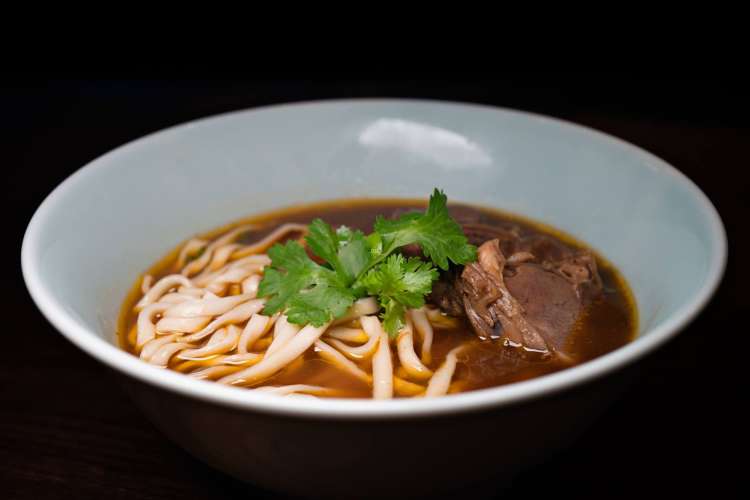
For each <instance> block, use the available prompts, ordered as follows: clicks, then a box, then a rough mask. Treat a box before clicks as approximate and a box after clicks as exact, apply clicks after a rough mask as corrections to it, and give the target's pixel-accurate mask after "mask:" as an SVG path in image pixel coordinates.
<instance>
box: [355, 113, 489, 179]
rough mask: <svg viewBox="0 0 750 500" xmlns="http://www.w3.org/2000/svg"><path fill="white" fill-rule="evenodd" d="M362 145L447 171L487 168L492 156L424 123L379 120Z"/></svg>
mask: <svg viewBox="0 0 750 500" xmlns="http://www.w3.org/2000/svg"><path fill="white" fill-rule="evenodd" d="M359 143H360V144H361V145H362V146H365V147H370V148H377V149H397V150H401V151H405V152H407V153H410V154H413V155H415V156H417V157H419V158H420V159H423V160H427V161H430V162H433V163H436V164H438V165H440V166H441V167H445V168H472V167H487V166H489V165H491V164H492V158H491V157H490V155H489V154H488V153H487V152H486V151H485V150H484V149H482V147H481V146H479V145H478V144H477V143H475V142H472V141H470V140H469V139H467V138H466V137H465V136H463V135H461V134H458V133H456V132H453V131H451V130H447V129H444V128H440V127H436V126H434V125H427V124H424V123H419V122H413V121H408V120H402V119H399V118H379V119H378V120H375V121H374V122H372V123H371V124H369V125H368V126H367V127H365V129H364V130H363V131H362V132H361V133H360V134H359Z"/></svg>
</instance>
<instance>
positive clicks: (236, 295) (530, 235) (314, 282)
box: [118, 191, 637, 399]
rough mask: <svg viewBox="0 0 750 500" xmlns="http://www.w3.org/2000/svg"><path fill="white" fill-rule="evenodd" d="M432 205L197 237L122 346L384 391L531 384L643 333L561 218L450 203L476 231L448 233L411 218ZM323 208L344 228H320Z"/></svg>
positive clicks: (228, 370) (234, 377) (306, 391)
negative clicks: (552, 222)
mask: <svg viewBox="0 0 750 500" xmlns="http://www.w3.org/2000/svg"><path fill="white" fill-rule="evenodd" d="M436 193H437V191H436ZM430 203H431V205H430V206H432V201H431V202H430ZM425 206H426V203H425V202H424V201H416V200H406V201H405V200H379V199H368V200H341V201H336V202H329V203H322V204H315V205H307V206H296V207H291V208H289V209H286V210H283V211H278V212H273V213H267V214H263V215H259V216H257V217H253V218H249V219H246V220H243V221H242V222H240V223H237V224H234V225H232V226H229V227H227V228H223V229H221V230H217V231H215V232H213V233H211V234H208V235H204V236H201V237H197V238H193V239H190V240H189V241H187V242H185V243H184V244H183V245H181V246H180V247H179V248H177V249H175V250H174V251H173V252H172V253H171V254H169V255H168V256H167V257H166V258H164V259H163V260H161V261H160V262H158V263H157V264H155V265H154V266H153V267H152V268H150V269H149V270H148V271H147V272H146V273H145V274H144V275H143V276H142V277H141V278H140V279H139V280H138V282H137V283H136V285H135V287H134V289H133V291H132V292H131V293H130V295H129V296H128V297H127V299H126V301H125V303H124V305H123V308H122V312H121V315H120V318H119V322H118V330H119V332H118V335H119V340H120V345H121V346H122V348H123V349H125V350H127V351H128V352H130V353H132V354H133V355H135V356H139V357H140V358H141V359H142V360H144V362H148V363H151V364H153V365H155V366H159V367H163V368H165V369H169V370H175V371H178V372H181V373H184V374H185V375H186V376H190V377H194V378H196V379H202V380H211V381H215V382H217V383H221V384H228V385H233V386H239V387H246V388H248V389H253V390H259V391H267V392H270V393H277V394H280V395H290V396H291V395H294V396H297V397H347V398H372V397H374V398H379V399H383V398H390V397H432V396H439V395H444V394H451V393H457V392H463V391H470V390H475V389H480V388H486V387H492V386H498V385H502V384H509V383H512V382H517V381H521V380H526V379H530V378H533V377H538V376H542V375H545V374H548V373H552V372H555V371H558V370H562V369H565V368H567V367H571V366H574V365H577V364H580V363H583V362H585V361H587V360H590V359H592V358H595V357H597V356H600V355H602V354H605V353H607V352H609V351H612V350H613V349H616V348H618V347H620V346H622V345H624V344H626V343H627V342H629V341H631V340H632V339H633V337H634V335H635V332H636V327H637V312H636V308H635V305H634V301H633V299H632V296H631V293H630V291H629V290H628V288H627V285H626V283H625V281H624V280H623V278H622V277H621V276H620V275H619V273H618V272H617V271H616V270H615V269H614V268H613V267H612V266H611V265H610V264H608V263H607V261H606V260H605V259H603V258H602V257H601V256H600V255H597V254H596V253H595V252H593V251H592V250H590V249H587V248H586V247H585V246H584V245H582V244H580V243H578V242H576V241H574V240H573V239H571V238H570V237H568V236H566V235H564V234H562V233H560V232H558V231H556V230H554V229H552V228H549V227H546V226H544V225H541V224H538V223H534V222H530V221H528V220H525V219H522V218H519V217H517V216H510V215H508V214H505V213H502V212H498V211H494V210H490V209H485V208H480V207H474V206H468V205H457V204H452V205H449V206H448V211H449V213H450V216H452V221H455V222H451V223H452V224H454V225H455V226H456V227H460V230H462V231H463V235H465V238H464V237H463V235H462V236H461V237H460V238H459V237H458V236H456V234H452V235H451V236H450V237H449V236H446V237H445V238H444V239H443V240H441V239H440V238H439V237H438V236H439V235H440V234H441V233H440V231H442V230H443V229H445V228H448V229H449V228H450V227H452V226H450V223H448V222H445V223H444V224H443V223H440V224H438V222H436V221H437V220H438V219H437V216H435V218H434V220H433V219H430V220H428V219H427V217H428V216H429V213H430V212H429V211H428V213H427V215H426V216H425V218H424V219H418V218H417V217H416V216H413V215H410V214H411V213H412V212H413V211H415V210H417V211H423V210H424V209H425ZM430 210H432V208H430ZM436 210H437V209H436ZM436 213H437V212H436ZM381 215H382V216H383V219H381V220H379V222H377V223H375V221H376V217H377V216H381ZM446 217H447V215H446ZM316 218H321V219H322V220H324V221H325V222H326V223H327V224H329V225H330V227H331V228H332V230H328V229H326V226H325V225H316V224H312V225H310V223H311V221H313V220H314V219H316ZM394 220H398V221H401V222H400V223H399V222H394V223H391V222H390V221H394ZM456 223H457V224H456ZM399 224H401V225H400V226H399ZM430 224H432V225H430ZM441 224H442V225H441ZM373 225H375V227H376V229H377V231H373ZM449 226H450V227H449ZM415 228H416V229H415ZM448 229H445V231H448ZM355 230H361V231H363V233H358V232H357V231H355ZM417 230H419V231H422V230H424V233H423V234H422V235H421V236H415V237H414V239H416V240H418V241H419V242H420V243H417V244H415V243H413V242H411V241H412V240H409V239H408V238H407V236H408V235H413V234H416V233H415V231H417ZM370 232H372V234H371V235H370V236H364V235H365V234H367V233H370ZM381 233H382V234H381ZM446 234H447V233H446ZM373 235H374V236H373ZM405 235H406V236H405ZM433 236H434V238H433ZM310 238H312V239H310ZM315 238H317V240H316V239H315ZM331 238H332V239H331ZM419 238H421V239H419ZM451 238H452V239H451ZM433 240H434V241H433ZM330 241H333V243H332V245H333V246H326V245H327V243H326V242H330ZM403 242H406V243H407V244H404V245H399V244H398V243H403ZM277 244H280V245H277ZM389 244H390V245H391V247H390V248H391V249H392V254H391V255H390V256H388V257H387V258H386V257H385V252H386V250H385V249H384V248H385V247H388V245H389ZM275 245H276V246H275ZM440 245H444V246H443V247H441V246H440ZM462 245H463V246H464V247H465V249H462V250H459V247H461V246H462ZM471 245H473V246H471ZM464 250H465V251H464ZM295 252H296V253H295ZM378 252H382V254H379V253H378ZM462 252H463V253H462ZM443 254H445V255H443ZM441 255H443V256H442V258H441ZM446 255H447V257H446ZM363 259H364V260H363ZM378 259H380V261H378ZM462 259H464V260H462ZM430 260H432V263H431V262H430ZM457 262H462V263H457ZM367 266H370V268H369V270H367ZM352 269H354V271H351V270H352ZM350 271H351V272H350ZM295 273H296V274H295ZM347 273H349V274H348V276H350V278H349V279H348V281H347V279H346V278H342V276H343V277H346V276H347ZM358 273H359V274H358ZM357 276H359V277H357ZM342 280H343V281H342ZM295 287H296V288H295Z"/></svg>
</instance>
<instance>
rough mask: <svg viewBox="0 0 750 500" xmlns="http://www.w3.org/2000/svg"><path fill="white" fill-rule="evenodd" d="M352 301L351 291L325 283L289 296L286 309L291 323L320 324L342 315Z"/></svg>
mask: <svg viewBox="0 0 750 500" xmlns="http://www.w3.org/2000/svg"><path fill="white" fill-rule="evenodd" d="M353 302H354V296H353V295H352V293H351V291H350V290H348V289H346V288H343V287H337V286H330V285H329V284H327V283H320V284H317V285H315V286H314V287H312V288H309V289H305V290H301V291H300V292H299V293H298V294H296V295H295V296H294V297H292V298H291V300H290V301H289V306H288V307H287V310H286V315H287V318H288V319H289V321H290V322H291V323H295V324H305V323H312V324H313V325H314V326H321V325H323V324H324V323H326V322H328V321H331V320H332V319H334V318H338V317H340V316H343V315H344V314H345V313H346V310H347V309H348V308H349V306H351V305H352V303H353Z"/></svg>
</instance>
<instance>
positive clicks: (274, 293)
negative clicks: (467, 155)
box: [258, 189, 476, 335]
mask: <svg viewBox="0 0 750 500" xmlns="http://www.w3.org/2000/svg"><path fill="white" fill-rule="evenodd" d="M447 202H448V199H447V197H446V195H445V194H444V193H443V192H442V191H440V190H438V189H435V191H434V192H433V194H432V196H431V197H430V203H429V205H428V208H427V211H426V212H425V213H420V212H410V213H407V214H404V215H402V216H401V217H399V218H398V219H395V220H388V219H385V218H383V217H382V216H378V217H377V218H376V220H375V226H374V229H375V230H374V232H373V233H371V234H369V235H365V234H364V233H362V231H357V230H352V229H350V228H347V227H345V226H342V227H340V228H338V229H337V230H334V229H333V228H332V227H331V226H330V225H329V224H327V223H326V222H324V221H323V220H321V219H315V220H314V221H312V223H311V224H310V226H309V232H308V235H307V237H306V238H305V241H306V243H307V246H308V247H309V249H310V251H311V252H312V253H313V254H314V255H315V256H317V257H319V258H320V259H322V260H323V261H324V262H325V263H324V264H318V263H317V262H315V261H314V260H313V259H311V258H310V257H309V256H308V254H307V252H306V251H305V249H304V248H303V247H302V245H300V244H299V243H298V242H296V241H288V242H287V243H285V244H283V245H282V244H276V245H274V246H273V247H271V249H270V250H269V251H268V255H269V257H270V258H271V266H270V267H268V268H267V269H266V271H265V274H264V277H263V280H262V281H261V282H260V286H259V289H258V295H259V296H261V297H267V298H268V300H267V302H266V305H265V308H264V312H265V313H266V314H273V313H276V312H278V311H285V313H286V314H287V316H288V318H289V321H290V322H292V323H296V324H307V323H311V324H313V325H315V326H321V325H323V324H324V323H326V322H328V321H331V320H333V319H335V318H338V317H341V316H343V315H344V314H345V313H346V310H347V309H348V308H349V307H350V306H351V305H352V304H353V303H354V301H355V300H357V299H358V298H361V297H364V296H367V295H371V296H374V297H376V298H377V299H378V302H379V304H380V306H381V308H382V312H381V318H382V319H383V326H384V328H385V330H386V331H387V332H388V333H389V334H391V335H395V334H396V333H397V332H398V331H399V330H400V329H401V328H403V326H404V318H405V313H406V310H407V309H409V308H418V307H422V306H423V305H424V299H425V296H426V295H427V294H429V293H430V291H431V290H432V283H433V282H434V281H435V280H436V279H437V278H438V270H437V269H436V268H435V266H437V267H438V268H440V269H443V270H446V269H448V266H449V265H450V263H451V262H452V263H454V264H467V263H469V262H472V261H474V260H476V247H474V246H473V245H470V244H469V243H468V241H467V240H466V236H464V234H463V231H462V229H461V226H460V225H459V224H458V223H457V222H456V221H454V220H453V219H452V218H451V216H450V214H449V213H448V207H447ZM412 244H417V245H419V246H420V248H421V250H422V253H423V254H424V255H425V257H426V258H427V259H428V260H423V259H421V258H419V257H411V258H408V259H407V258H406V257H404V256H403V255H402V254H401V253H399V249H401V248H402V247H404V246H406V245H412Z"/></svg>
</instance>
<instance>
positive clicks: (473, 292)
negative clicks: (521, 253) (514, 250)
mask: <svg viewBox="0 0 750 500" xmlns="http://www.w3.org/2000/svg"><path fill="white" fill-rule="evenodd" d="M504 267H505V257H504V256H503V253H502V252H501V251H500V241H499V240H497V239H495V240H490V241H487V242H485V243H483V244H482V245H481V246H480V247H479V250H478V254H477V262H475V263H472V264H468V265H467V266H466V267H465V268H464V270H463V272H462V273H461V282H460V287H461V294H462V296H463V302H464V310H465V312H466V316H467V317H468V318H469V321H470V322H471V324H472V326H473V327H474V331H475V332H476V333H477V335H478V336H479V337H480V338H481V339H500V338H503V339H504V340H505V341H506V343H509V344H510V345H513V346H519V347H523V348H524V349H525V350H528V351H534V352H537V353H542V354H546V353H548V352H549V347H548V346H547V342H546V341H545V339H544V337H542V335H541V333H540V332H539V331H538V329H537V328H536V327H535V326H534V325H532V324H531V323H530V322H529V321H528V320H527V319H526V317H525V315H524V309H523V307H522V306H521V304H520V303H519V302H518V301H517V300H516V299H515V297H513V295H511V293H510V291H509V290H508V289H507V287H506V285H505V279H504V276H503V269H504Z"/></svg>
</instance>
